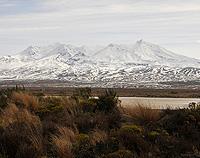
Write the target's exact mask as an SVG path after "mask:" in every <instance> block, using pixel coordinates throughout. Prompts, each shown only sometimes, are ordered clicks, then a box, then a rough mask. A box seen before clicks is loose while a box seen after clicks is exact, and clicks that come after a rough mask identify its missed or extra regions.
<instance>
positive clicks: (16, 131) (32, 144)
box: [0, 104, 43, 158]
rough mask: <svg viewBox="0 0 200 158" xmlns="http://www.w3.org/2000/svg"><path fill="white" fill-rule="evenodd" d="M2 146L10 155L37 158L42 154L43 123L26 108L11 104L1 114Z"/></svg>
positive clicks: (21, 157)
mask: <svg viewBox="0 0 200 158" xmlns="http://www.w3.org/2000/svg"><path fill="white" fill-rule="evenodd" d="M0 119H1V124H0V128H1V136H0V146H1V147H2V148H3V149H4V150H5V151H6V153H7V154H8V155H9V157H16V158H27V157H29V158H37V157H40V156H41V155H42V152H43V144H42V124H41V122H40V119H39V118H38V117H37V116H35V115H33V114H31V113H30V112H29V111H27V110H26V109H19V108H18V107H16V106H15V105H14V104H11V105H9V106H8V107H7V108H6V109H5V110H3V112H2V113H1V116H0Z"/></svg>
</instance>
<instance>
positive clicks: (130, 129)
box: [120, 125, 142, 133]
mask: <svg viewBox="0 0 200 158" xmlns="http://www.w3.org/2000/svg"><path fill="white" fill-rule="evenodd" d="M120 131H121V132H128V133H141V132H142V128H141V127H139V126H137V125H124V126H122V127H121V129H120Z"/></svg>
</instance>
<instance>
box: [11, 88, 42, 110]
mask: <svg viewBox="0 0 200 158" xmlns="http://www.w3.org/2000/svg"><path fill="white" fill-rule="evenodd" d="M11 102H12V103H14V104H16V105H17V106H18V107H21V108H27V109H28V110H30V111H36V110H38V108H39V101H38V98H37V97H35V96H33V95H30V94H28V93H23V92H13V94H12V96H11Z"/></svg>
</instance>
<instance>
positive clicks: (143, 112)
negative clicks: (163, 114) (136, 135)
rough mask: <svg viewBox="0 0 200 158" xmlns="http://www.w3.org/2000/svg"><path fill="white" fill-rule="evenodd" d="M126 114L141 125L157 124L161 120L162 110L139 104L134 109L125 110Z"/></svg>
mask: <svg viewBox="0 0 200 158" xmlns="http://www.w3.org/2000/svg"><path fill="white" fill-rule="evenodd" d="M124 112H125V113H126V114H128V115H130V116H131V117H133V118H134V119H135V120H137V121H139V122H140V123H149V122H155V121H157V120H159V118H160V110H157V109H153V108H152V107H151V105H148V106H147V105H145V104H142V103H137V105H135V106H133V107H126V108H124Z"/></svg>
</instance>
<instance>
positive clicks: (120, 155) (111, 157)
mask: <svg viewBox="0 0 200 158" xmlns="http://www.w3.org/2000/svg"><path fill="white" fill-rule="evenodd" d="M133 157H134V155H133V153H132V152H131V151H129V150H118V151H116V152H114V153H110V154H108V155H107V156H105V158H133Z"/></svg>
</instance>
